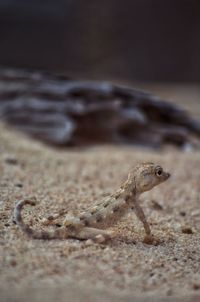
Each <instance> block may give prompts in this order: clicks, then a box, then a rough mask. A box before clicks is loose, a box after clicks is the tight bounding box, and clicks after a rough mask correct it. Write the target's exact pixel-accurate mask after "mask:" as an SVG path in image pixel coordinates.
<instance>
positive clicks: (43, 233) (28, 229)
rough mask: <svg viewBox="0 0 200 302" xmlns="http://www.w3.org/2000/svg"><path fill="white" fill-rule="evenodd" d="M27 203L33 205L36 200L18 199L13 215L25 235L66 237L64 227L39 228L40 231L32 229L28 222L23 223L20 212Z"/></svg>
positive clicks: (37, 237)
mask: <svg viewBox="0 0 200 302" xmlns="http://www.w3.org/2000/svg"><path fill="white" fill-rule="evenodd" d="M27 204H29V205H31V206H35V205H36V202H35V201H34V200H31V199H24V200H20V201H18V202H17V204H16V207H15V210H14V217H15V221H16V223H17V224H18V225H19V226H20V228H21V229H22V230H23V231H24V232H25V233H26V234H27V235H29V236H30V237H32V238H34V239H64V238H67V237H68V235H67V229H66V228H59V229H56V230H52V231H49V232H46V231H43V230H41V231H38V230H34V229H32V228H31V227H30V226H29V225H28V224H25V223H24V221H23V219H22V215H21V212H22V209H23V207H24V205H27Z"/></svg>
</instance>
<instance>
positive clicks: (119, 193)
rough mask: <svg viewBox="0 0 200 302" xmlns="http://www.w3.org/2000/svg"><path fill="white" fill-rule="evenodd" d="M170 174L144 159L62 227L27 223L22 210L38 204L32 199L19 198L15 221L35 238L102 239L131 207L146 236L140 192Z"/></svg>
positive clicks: (109, 235) (146, 225)
mask: <svg viewBox="0 0 200 302" xmlns="http://www.w3.org/2000/svg"><path fill="white" fill-rule="evenodd" d="M169 177H170V174H169V173H168V172H165V171H164V170H163V168H162V167H161V166H160V165H157V164H154V163H151V162H145V163H141V164H138V165H137V166H135V167H134V168H132V169H131V171H130V173H129V174H128V178H127V180H126V181H125V182H124V183H123V184H122V185H121V186H120V188H119V189H117V190H116V191H115V192H114V193H113V194H111V195H110V196H108V197H106V198H104V199H103V200H102V201H101V202H99V203H97V204H96V205H93V206H90V207H89V208H88V209H87V210H86V211H84V212H81V213H80V214H79V215H77V216H76V217H70V216H68V215H67V216H66V217H65V218H64V221H63V224H62V225H61V227H60V228H57V229H53V230H49V231H44V230H35V229H33V228H32V227H30V226H29V225H28V224H25V223H24V221H23V219H22V214H21V212H22V209H23V207H24V205H26V204H29V205H32V206H34V205H35V204H36V203H35V201H34V200H31V199H24V200H20V201H18V202H17V204H16V207H15V210H14V217H15V221H16V223H17V224H18V225H19V226H20V227H21V229H22V230H23V231H24V232H25V233H26V234H28V235H29V236H30V237H32V238H35V239H67V238H75V239H79V240H91V241H93V242H98V243H103V242H106V241H107V240H109V239H111V238H113V231H111V230H108V228H110V227H112V226H114V225H115V224H117V223H118V222H119V221H120V219H121V218H122V217H123V216H124V215H125V214H126V213H127V212H128V210H130V209H132V210H133V211H134V212H135V214H136V216H137V217H138V219H139V220H140V221H141V222H142V224H143V227H144V230H145V234H146V238H151V236H152V234H151V229H150V226H149V223H148V222H147V219H146V216H145V214H144V212H143V209H142V208H141V206H140V203H139V196H140V195H141V194H142V193H143V192H146V191H149V190H151V189H152V188H153V187H155V186H157V185H159V184H161V183H163V182H164V181H166V180H167V179H168V178H169Z"/></svg>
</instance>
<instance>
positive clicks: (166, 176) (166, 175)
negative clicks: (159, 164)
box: [164, 172, 171, 180]
mask: <svg viewBox="0 0 200 302" xmlns="http://www.w3.org/2000/svg"><path fill="white" fill-rule="evenodd" d="M170 176H171V174H170V173H168V172H165V174H164V179H165V180H167V179H168V178H169V177H170Z"/></svg>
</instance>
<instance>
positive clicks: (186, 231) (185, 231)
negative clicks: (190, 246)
mask: <svg viewBox="0 0 200 302" xmlns="http://www.w3.org/2000/svg"><path fill="white" fill-rule="evenodd" d="M182 233H183V234H193V230H192V229H191V227H182Z"/></svg>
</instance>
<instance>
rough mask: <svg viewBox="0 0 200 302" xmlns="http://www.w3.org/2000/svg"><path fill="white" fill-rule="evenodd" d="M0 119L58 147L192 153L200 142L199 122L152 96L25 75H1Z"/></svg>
mask: <svg viewBox="0 0 200 302" xmlns="http://www.w3.org/2000/svg"><path fill="white" fill-rule="evenodd" d="M0 118H1V120H3V121H4V122H6V123H8V124H10V125H13V126H15V127H16V128H17V129H19V130H20V131H23V132H25V133H27V134H29V135H31V136H32V137H35V138H38V139H40V140H42V141H45V142H47V143H49V144H52V145H57V146H80V145H87V144H96V143H110V142H112V143H119V144H122V143H123V144H137V145H138V144H139V145H143V146H150V147H154V148H158V147H161V146H162V145H164V144H173V145H176V146H178V147H181V148H183V149H184V148H185V149H188V146H189V147H191V148H192V146H193V145H198V142H199V136H200V122H199V121H197V120H194V119H192V118H191V117H190V115H189V114H188V113H187V112H185V111H184V110H182V109H181V108H179V107H178V106H176V105H174V104H172V103H168V102H166V101H164V100H161V99H159V98H158V97H155V96H153V95H151V94H149V93H146V92H143V91H139V90H136V89H132V88H127V87H122V86H117V85H112V84H109V83H104V82H84V81H75V80H71V79H69V78H67V77H66V78H65V77H63V76H56V75H50V74H47V73H41V72H30V71H24V70H7V69H1V70H0ZM186 146H187V148H186Z"/></svg>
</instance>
